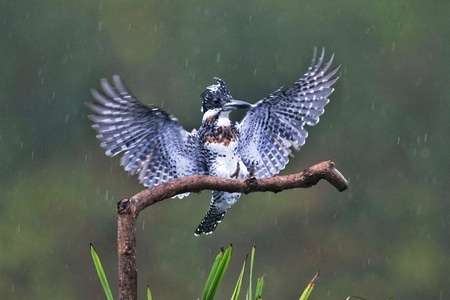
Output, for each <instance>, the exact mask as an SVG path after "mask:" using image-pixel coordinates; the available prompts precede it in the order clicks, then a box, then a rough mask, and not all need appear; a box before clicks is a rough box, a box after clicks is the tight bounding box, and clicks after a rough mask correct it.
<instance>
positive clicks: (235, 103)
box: [223, 99, 252, 110]
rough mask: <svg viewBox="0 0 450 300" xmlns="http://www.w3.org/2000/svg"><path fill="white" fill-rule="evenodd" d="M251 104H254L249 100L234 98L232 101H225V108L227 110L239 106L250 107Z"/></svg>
mask: <svg viewBox="0 0 450 300" xmlns="http://www.w3.org/2000/svg"><path fill="white" fill-rule="evenodd" d="M251 106H252V105H251V104H250V103H248V102H245V101H241V100H235V99H233V100H231V101H230V102H227V103H225V104H224V106H223V108H224V109H226V110H233V109H239V108H249V107H251Z"/></svg>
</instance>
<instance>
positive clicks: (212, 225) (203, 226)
mask: <svg viewBox="0 0 450 300" xmlns="http://www.w3.org/2000/svg"><path fill="white" fill-rule="evenodd" d="M240 197H241V194H240V193H227V192H219V191H213V192H212V198H211V203H210V205H209V209H208V212H207V213H206V215H205V216H204V217H203V220H202V221H201V222H200V225H198V227H197V229H196V230H195V232H194V234H195V235H196V236H199V235H201V234H211V233H213V231H214V230H215V229H216V227H217V225H219V223H220V222H222V220H223V218H224V217H225V213H226V212H227V210H228V209H229V208H230V207H231V206H232V205H233V204H234V203H236V202H237V201H238V200H239V198H240Z"/></svg>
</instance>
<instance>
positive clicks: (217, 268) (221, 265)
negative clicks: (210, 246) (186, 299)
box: [202, 245, 233, 300]
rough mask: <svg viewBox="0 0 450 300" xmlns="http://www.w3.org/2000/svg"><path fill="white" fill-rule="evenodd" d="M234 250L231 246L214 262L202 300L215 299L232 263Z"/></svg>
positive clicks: (218, 255) (221, 252) (220, 253)
mask: <svg viewBox="0 0 450 300" xmlns="http://www.w3.org/2000/svg"><path fill="white" fill-rule="evenodd" d="M232 249H233V247H232V245H230V246H229V247H228V248H227V249H225V251H223V249H222V251H220V252H219V254H217V257H216V260H215V261H214V264H213V266H212V268H211V272H210V273H209V276H208V279H207V281H206V285H205V289H204V290H203V294H202V300H211V299H213V298H214V295H215V294H216V292H217V289H218V288H219V285H220V283H221V282H222V278H223V275H224V274H225V271H226V270H227V267H228V264H229V262H230V259H231V252H232Z"/></svg>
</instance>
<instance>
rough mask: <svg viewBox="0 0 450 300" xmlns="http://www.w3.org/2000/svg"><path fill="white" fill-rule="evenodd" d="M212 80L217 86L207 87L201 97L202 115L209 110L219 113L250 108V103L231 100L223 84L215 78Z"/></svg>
mask: <svg viewBox="0 0 450 300" xmlns="http://www.w3.org/2000/svg"><path fill="white" fill-rule="evenodd" d="M214 79H215V80H216V81H217V84H214V85H210V86H208V87H207V88H206V90H205V91H204V92H203V94H202V95H201V97H202V113H206V112H207V111H211V110H215V111H217V113H220V112H225V111H231V110H234V109H238V108H247V107H250V106H251V104H250V103H247V102H244V101H240V100H235V99H233V97H232V96H231V94H230V91H229V90H228V87H227V85H226V84H225V82H224V81H223V80H222V79H220V78H217V77H214Z"/></svg>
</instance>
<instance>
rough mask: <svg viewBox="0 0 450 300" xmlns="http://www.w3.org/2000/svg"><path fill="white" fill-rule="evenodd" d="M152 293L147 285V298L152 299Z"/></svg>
mask: <svg viewBox="0 0 450 300" xmlns="http://www.w3.org/2000/svg"><path fill="white" fill-rule="evenodd" d="M152 299H153V298H152V293H151V292H150V287H149V286H148V285H147V300H152Z"/></svg>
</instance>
